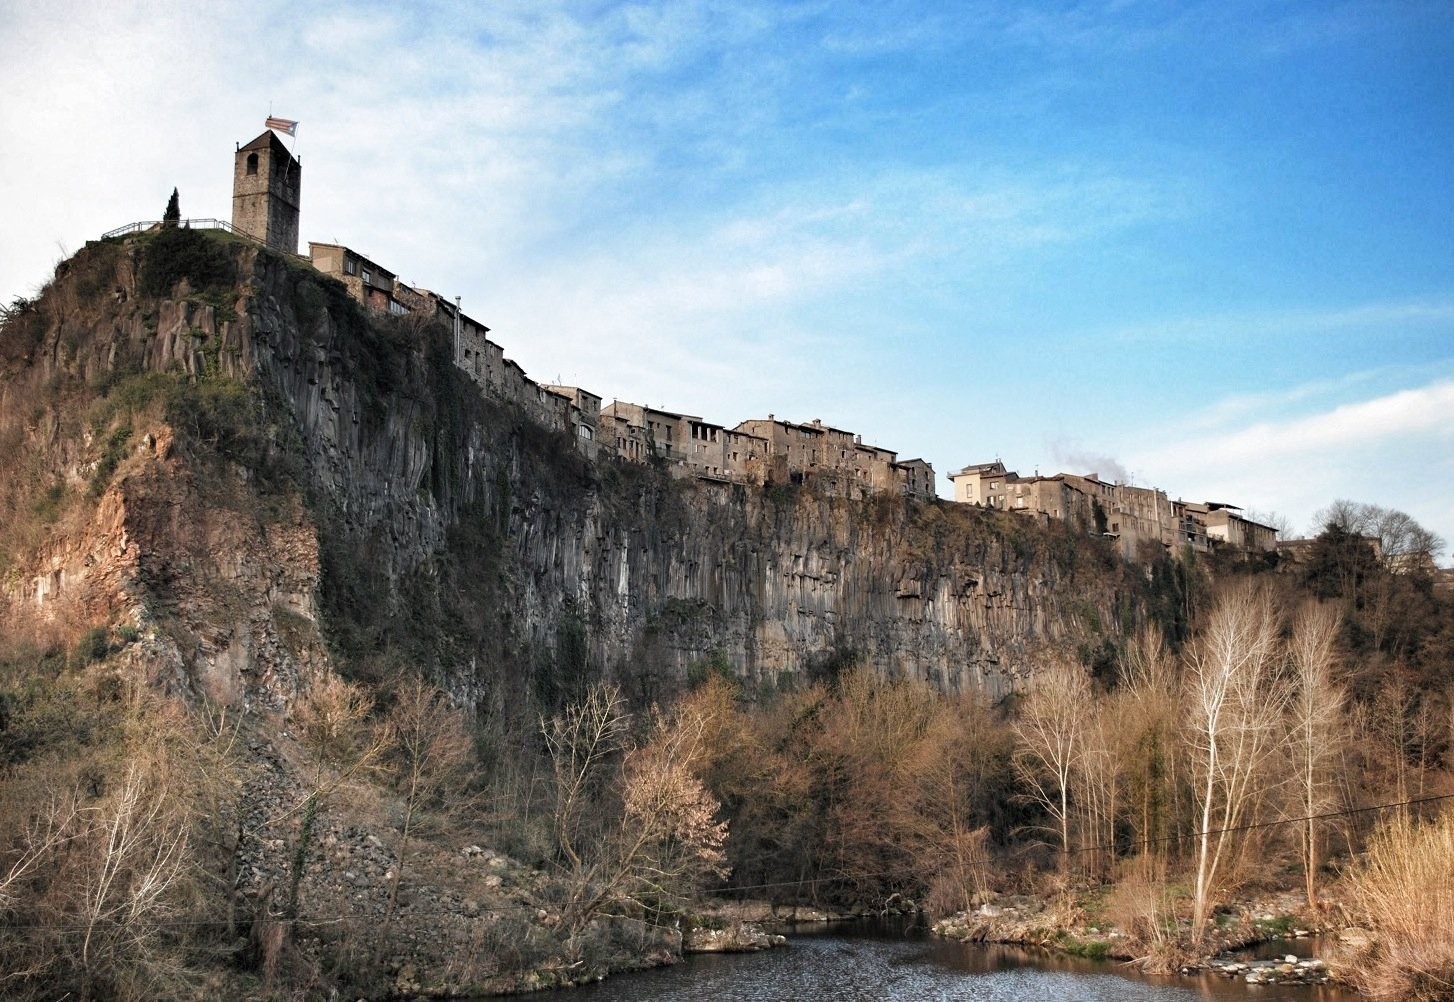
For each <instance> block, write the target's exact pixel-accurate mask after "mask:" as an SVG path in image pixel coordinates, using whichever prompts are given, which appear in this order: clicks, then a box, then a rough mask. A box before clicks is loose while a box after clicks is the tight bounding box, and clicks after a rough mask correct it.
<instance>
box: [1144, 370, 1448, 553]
mask: <svg viewBox="0 0 1454 1002" xmlns="http://www.w3.org/2000/svg"><path fill="white" fill-rule="evenodd" d="M1239 410H1240V409H1239V408H1230V409H1228V411H1227V413H1229V414H1235V413H1239ZM1451 457H1454V380H1451V379H1441V380H1437V381H1434V382H1432V383H1428V384H1426V385H1422V386H1415V387H1410V388H1406V389H1401V390H1398V391H1395V392H1391V393H1386V394H1383V395H1380V396H1375V397H1371V398H1367V399H1362V400H1358V401H1354V402H1351V403H1346V404H1341V405H1338V406H1335V407H1331V408H1327V409H1324V410H1319V411H1316V412H1314V413H1308V414H1303V415H1300V416H1296V417H1289V418H1285V419H1281V420H1262V421H1254V422H1252V423H1241V422H1236V421H1232V422H1229V423H1228V425H1227V427H1226V428H1224V429H1223V430H1222V431H1220V432H1203V433H1200V434H1195V435H1191V436H1189V437H1177V436H1175V435H1172V437H1171V440H1170V441H1163V442H1161V443H1160V444H1158V445H1157V446H1156V447H1153V448H1151V449H1148V450H1144V451H1141V452H1139V453H1137V454H1136V455H1135V456H1133V457H1132V458H1133V461H1134V463H1135V464H1136V466H1137V468H1138V469H1142V470H1145V471H1147V472H1148V473H1149V474H1150V475H1151V476H1152V477H1154V478H1155V479H1156V480H1157V481H1158V482H1160V483H1163V484H1173V485H1176V490H1179V491H1185V492H1186V493H1187V496H1193V497H1195V496H1207V497H1210V496H1212V495H1213V494H1216V495H1217V496H1218V497H1220V498H1221V499H1223V500H1228V499H1232V500H1236V501H1237V503H1242V504H1246V505H1248V506H1252V507H1257V508H1263V509H1276V510H1278V511H1280V512H1281V513H1283V514H1285V515H1288V516H1289V517H1290V518H1291V519H1292V521H1293V522H1294V524H1295V525H1305V524H1307V523H1308V520H1309V519H1310V518H1311V515H1312V513H1313V511H1315V510H1316V509H1317V508H1320V507H1322V506H1323V505H1326V504H1327V503H1328V502H1329V501H1331V500H1332V499H1333V498H1335V497H1349V496H1351V497H1354V498H1355V499H1356V500H1366V501H1374V502H1378V503H1382V504H1387V505H1390V506H1393V507H1406V508H1407V509H1408V510H1409V511H1410V512H1411V513H1412V514H1414V515H1415V517H1416V518H1420V519H1421V520H1424V521H1425V523H1426V524H1427V525H1428V526H1429V527H1430V528H1432V529H1434V530H1435V531H1438V532H1440V533H1443V534H1447V533H1448V530H1449V528H1450V526H1451V525H1454V499H1451V498H1450V497H1449V496H1448V492H1447V490H1445V489H1444V486H1443V485H1445V484H1447V482H1448V480H1447V478H1448V477H1449V476H1450V474H1451V472H1454V458H1451Z"/></svg>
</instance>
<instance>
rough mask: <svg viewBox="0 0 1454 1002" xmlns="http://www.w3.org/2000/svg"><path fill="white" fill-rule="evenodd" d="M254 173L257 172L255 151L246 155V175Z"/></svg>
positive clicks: (250, 175)
mask: <svg viewBox="0 0 1454 1002" xmlns="http://www.w3.org/2000/svg"><path fill="white" fill-rule="evenodd" d="M256 173H257V154H256V153H249V154H248V155H247V175H248V177H252V176H253V175H254V174H256Z"/></svg>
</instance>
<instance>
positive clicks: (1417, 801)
mask: <svg viewBox="0 0 1454 1002" xmlns="http://www.w3.org/2000/svg"><path fill="white" fill-rule="evenodd" d="M1450 799H1454V793H1442V794H1439V795H1437V796H1432V797H1416V798H1413V799H1410V800H1399V801H1396V802H1394V803H1388V804H1371V805H1369V806H1367V807H1348V808H1344V809H1342V810H1338V811H1326V812H1324V813H1322V814H1309V815H1304V816H1303V817H1300V818H1279V819H1278V820H1276V821H1258V822H1254V823H1251V824H1245V825H1235V826H1233V827H1230V828H1212V829H1208V830H1207V831H1206V832H1205V833H1203V832H1200V831H1195V832H1190V833H1188V834H1185V835H1163V836H1160V837H1158V838H1138V839H1132V840H1130V841H1129V844H1130V845H1133V846H1149V845H1159V844H1161V843H1165V842H1182V841H1186V840H1187V839H1193V838H1201V837H1202V835H1203V834H1206V835H1232V834H1236V833H1237V832H1246V831H1253V830H1254V829H1258V828H1276V827H1278V826H1279V825H1298V824H1304V823H1306V822H1308V821H1326V820H1328V819H1329V818H1341V817H1348V816H1350V815H1354V814H1368V813H1371V812H1373V811H1388V810H1393V809H1394V808H1396V807H1417V806H1419V805H1421V804H1433V803H1437V802H1439V801H1441V800H1450ZM1126 844H1128V843H1127V842H1121V843H1111V844H1103V845H1091V846H1079V847H1077V848H1074V849H1052V850H1051V851H1052V852H1054V853H1055V854H1057V855H1062V856H1064V855H1070V856H1074V855H1078V854H1080V853H1086V852H1107V851H1111V850H1115V849H1117V848H1120V847H1121V846H1124V845H1126ZM891 876H894V874H892V873H865V874H859V875H857V876H852V877H849V876H821V877H809V878H806V879H803V880H779V881H774V882H771V883H766V884H748V885H738V886H733V887H717V888H711V889H709V890H707V891H705V892H704V893H706V894H735V893H737V892H738V891H763V890H768V889H770V888H774V887H801V886H802V885H804V884H815V883H843V882H848V881H858V880H868V879H872V878H874V877H891Z"/></svg>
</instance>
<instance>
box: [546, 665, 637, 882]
mask: <svg viewBox="0 0 1454 1002" xmlns="http://www.w3.org/2000/svg"><path fill="white" fill-rule="evenodd" d="M627 724H628V717H627V714H626V702H625V700H624V699H622V697H621V690H620V688H619V687H618V686H616V685H614V684H610V683H604V682H603V683H598V684H597V685H594V686H592V687H591V689H590V691H589V692H587V693H586V698H585V699H583V700H582V701H581V702H579V703H572V704H571V705H570V706H568V707H566V708H565V710H564V712H562V713H559V714H557V715H556V716H554V717H552V718H551V719H550V720H543V719H542V720H541V722H540V730H541V733H542V734H543V735H544V737H545V744H546V747H547V748H548V749H549V750H550V761H551V766H552V768H553V771H554V773H555V841H556V848H557V850H558V851H559V853H560V855H561V856H562V857H563V859H564V861H565V862H567V863H569V864H570V865H571V866H572V867H576V868H579V867H580V866H581V865H582V858H581V851H580V849H579V848H578V845H577V843H578V841H579V840H580V838H581V835H582V834H583V833H582V831H581V828H582V823H583V819H584V818H585V817H586V816H587V812H588V810H589V808H590V807H591V806H592V800H593V794H596V793H598V792H599V790H600V789H601V787H602V786H603V785H604V783H605V782H606V779H607V776H606V770H605V766H606V764H607V763H608V762H609V761H610V760H611V759H613V758H614V757H616V756H618V755H619V754H620V753H621V752H622V750H623V743H624V741H625V737H626V728H627Z"/></svg>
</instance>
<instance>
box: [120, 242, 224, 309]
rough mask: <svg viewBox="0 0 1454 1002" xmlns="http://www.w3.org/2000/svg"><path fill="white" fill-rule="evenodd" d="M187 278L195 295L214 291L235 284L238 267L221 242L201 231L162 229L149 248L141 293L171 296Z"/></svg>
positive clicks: (147, 249) (142, 273) (148, 244)
mask: <svg viewBox="0 0 1454 1002" xmlns="http://www.w3.org/2000/svg"><path fill="white" fill-rule="evenodd" d="M184 278H185V279H186V280H187V282H188V284H189V285H191V286H192V289H193V291H195V292H203V291H213V290H216V289H219V288H222V287H226V286H230V285H231V284H232V283H233V281H234V279H235V278H236V266H235V265H234V263H233V259H232V255H231V254H229V253H228V251H227V248H226V246H225V245H224V244H223V243H222V242H221V241H219V240H216V239H214V238H212V237H209V236H208V235H207V234H205V233H202V232H200V231H198V230H193V229H187V228H168V229H163V230H162V231H160V232H159V233H157V234H156V235H154V236H153V237H152V238H151V240H150V241H149V242H148V243H147V245H146V257H145V259H144V260H143V262H142V267H141V282H140V285H141V294H142V295H144V296H151V297H155V298H162V297H164V296H169V295H171V292H172V289H173V288H174V287H175V286H176V284H177V283H178V282H180V281H181V280H182V279H184Z"/></svg>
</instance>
